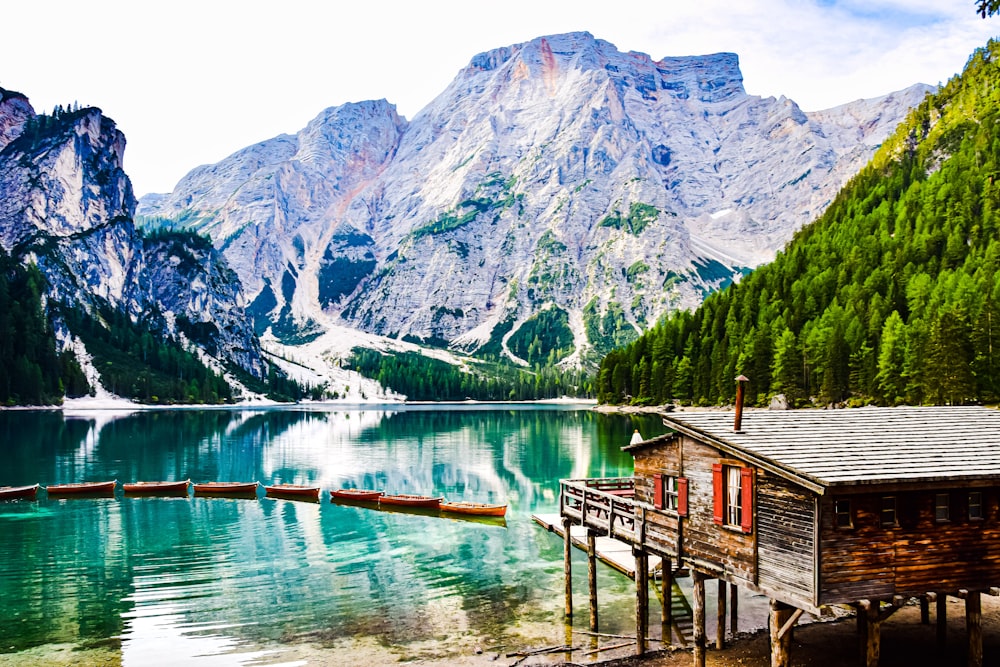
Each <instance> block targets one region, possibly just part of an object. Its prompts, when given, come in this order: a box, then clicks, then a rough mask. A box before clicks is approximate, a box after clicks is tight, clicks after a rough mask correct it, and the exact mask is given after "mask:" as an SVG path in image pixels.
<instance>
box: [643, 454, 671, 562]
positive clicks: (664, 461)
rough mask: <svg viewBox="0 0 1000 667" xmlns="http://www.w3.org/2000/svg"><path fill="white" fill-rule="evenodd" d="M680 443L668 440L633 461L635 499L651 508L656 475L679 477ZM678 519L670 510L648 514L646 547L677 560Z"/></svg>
mask: <svg viewBox="0 0 1000 667" xmlns="http://www.w3.org/2000/svg"><path fill="white" fill-rule="evenodd" d="M679 442H680V441H679V440H668V441H666V442H663V443H658V444H656V445H653V446H650V447H649V448H647V449H645V450H643V452H642V454H641V455H640V456H639V457H637V458H636V460H635V499H636V500H637V501H639V502H642V503H647V504H649V505H653V501H654V499H655V489H654V488H653V476H654V475H656V474H663V475H670V476H671V477H679V476H680V458H679V457H680V446H679ZM677 526H678V517H677V514H676V513H675V512H671V511H669V510H655V511H654V510H647V512H646V532H645V535H646V542H645V546H646V547H647V548H649V549H651V550H653V551H655V552H656V553H658V554H661V555H664V556H669V557H671V558H676V557H677V553H678V545H677V539H678V528H677Z"/></svg>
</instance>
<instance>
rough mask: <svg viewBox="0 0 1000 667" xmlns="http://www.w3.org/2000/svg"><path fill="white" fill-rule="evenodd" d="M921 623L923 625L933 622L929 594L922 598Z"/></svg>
mask: <svg viewBox="0 0 1000 667" xmlns="http://www.w3.org/2000/svg"><path fill="white" fill-rule="evenodd" d="M920 623H921V625H930V624H931V601H930V600H928V599H927V596H926V595H925V596H923V597H922V598H920Z"/></svg>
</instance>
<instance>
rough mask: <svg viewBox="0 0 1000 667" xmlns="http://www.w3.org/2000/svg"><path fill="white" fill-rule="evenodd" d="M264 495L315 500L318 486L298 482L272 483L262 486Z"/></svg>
mask: <svg viewBox="0 0 1000 667" xmlns="http://www.w3.org/2000/svg"><path fill="white" fill-rule="evenodd" d="M264 493H265V495H268V496H270V497H272V498H286V499H289V500H307V501H309V502H316V501H318V500H319V487H318V486H302V485H299V484H272V485H271V486H265V487H264Z"/></svg>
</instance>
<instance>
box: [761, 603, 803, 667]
mask: <svg viewBox="0 0 1000 667" xmlns="http://www.w3.org/2000/svg"><path fill="white" fill-rule="evenodd" d="M801 615H802V610H801V609H794V608H793V607H791V606H789V605H787V604H785V603H784V602H779V601H777V600H771V617H770V623H769V627H770V630H771V667H789V665H791V664H792V634H793V633H792V628H793V627H794V626H795V622H796V621H798V620H799V616H801Z"/></svg>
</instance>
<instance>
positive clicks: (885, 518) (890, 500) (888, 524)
mask: <svg viewBox="0 0 1000 667" xmlns="http://www.w3.org/2000/svg"><path fill="white" fill-rule="evenodd" d="M898 525H899V522H898V521H897V518H896V496H882V527H883V528H895V527H896V526H898Z"/></svg>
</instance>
